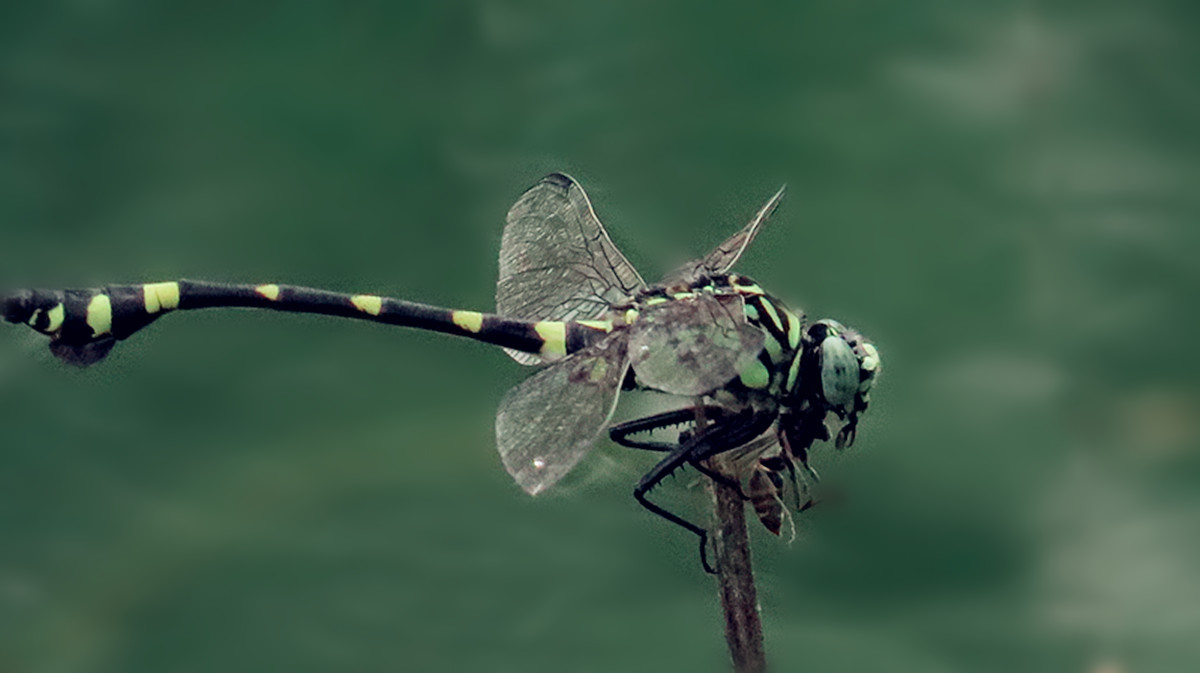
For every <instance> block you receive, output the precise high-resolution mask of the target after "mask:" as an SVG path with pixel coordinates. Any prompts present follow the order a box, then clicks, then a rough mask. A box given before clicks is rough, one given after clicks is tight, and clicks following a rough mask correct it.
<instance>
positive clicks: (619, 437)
mask: <svg viewBox="0 0 1200 673" xmlns="http://www.w3.org/2000/svg"><path fill="white" fill-rule="evenodd" d="M697 412H700V413H703V414H704V417H705V418H711V419H721V418H724V417H727V416H729V410H727V409H725V408H724V407H717V406H702V407H688V408H686V409H676V410H675V411H668V412H665V413H661V414H655V415H653V416H647V417H645V418H639V419H636V420H632V421H628V422H625V423H621V424H619V425H615V426H613V427H612V428H610V429H609V431H608V436H609V438H610V439H612V440H613V441H614V442H616V443H617V444H620V445H621V446H624V447H628V448H631V449H642V450H645V451H658V452H660V453H670V452H672V451H676V450H678V449H679V447H680V446H682V445H683V444H684V443H686V441H687V437H686V436H685V435H690V434H691V432H690V431H683V432H680V438H681V439H680V440H679V441H676V442H656V441H650V440H638V439H633V437H632V435H636V434H641V433H644V432H654V431H655V430H662V429H665V428H670V427H673V426H677V425H683V424H685V423H692V424H695V422H696V416H697ZM687 462H688V464H689V465H691V466H692V467H694V468H696V471H698V472H700V473H701V474H703V475H704V476H706V477H708V478H709V479H712V480H713V481H716V482H720V483H722V484H724V485H726V486H728V487H730V488H734V489H737V491H738V493H739V494H741V496H742V499H743V500H745V499H747V498H748V496H747V495H746V494H745V492H743V490H742V485H741V484H740V483H739V482H738V481H737V480H736V479H732V478H730V477H729V476H727V475H724V474H721V473H720V472H717V471H715V470H712V469H710V468H708V467H707V466H706V465H704V464H703V463H701V462H700V461H698V460H689V461H687Z"/></svg>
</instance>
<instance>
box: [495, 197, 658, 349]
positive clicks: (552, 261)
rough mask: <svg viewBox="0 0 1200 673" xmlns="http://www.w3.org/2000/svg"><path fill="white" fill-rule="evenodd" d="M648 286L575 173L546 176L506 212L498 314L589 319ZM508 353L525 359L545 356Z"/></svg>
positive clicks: (521, 317)
mask: <svg viewBox="0 0 1200 673" xmlns="http://www.w3.org/2000/svg"><path fill="white" fill-rule="evenodd" d="M645 285H646V283H645V281H643V280H642V277H641V276H640V275H639V274H638V272H637V270H636V269H634V268H633V265H632V264H630V263H629V260H627V259H625V256H624V255H622V254H621V251H620V250H618V249H617V246H616V245H614V244H613V242H612V240H611V239H610V238H609V237H608V232H606V231H605V230H604V226H603V225H602V224H600V220H599V218H597V217H596V213H595V211H594V210H593V209H592V204H591V202H590V201H588V197H587V194H585V193H584V191H583V188H582V187H580V186H579V183H577V182H575V180H574V179H572V178H571V177H569V176H566V175H563V174H562V173H552V174H550V175H547V176H546V177H544V178H542V180H541V182H539V183H538V184H536V185H534V186H533V187H531V188H529V190H528V191H526V192H525V193H524V194H522V195H521V198H520V199H518V200H517V202H516V203H515V204H514V205H513V207H512V209H511V210H509V211H508V224H507V226H505V228H504V238H503V241H502V243H501V245H500V280H499V282H498V283H497V284H496V312H497V313H499V314H501V315H504V316H508V317H511V318H520V319H523V320H590V319H595V318H599V317H601V316H602V315H603V314H604V312H605V311H606V310H607V309H608V307H609V306H610V305H612V304H614V303H616V302H619V301H621V300H623V299H625V298H627V297H629V296H631V295H633V294H634V293H635V292H637V291H638V290H639V289H641V288H643V287H645ZM509 354H510V355H512V356H513V358H514V359H516V360H517V361H518V362H521V363H523V364H536V363H538V362H540V361H541V360H540V359H539V358H538V357H537V356H536V355H531V354H527V353H518V352H515V351H509Z"/></svg>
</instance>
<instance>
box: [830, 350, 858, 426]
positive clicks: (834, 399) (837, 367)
mask: <svg viewBox="0 0 1200 673" xmlns="http://www.w3.org/2000/svg"><path fill="white" fill-rule="evenodd" d="M858 370H859V363H858V357H857V356H856V355H855V354H854V349H853V348H851V347H850V345H849V344H847V343H846V342H845V340H843V339H842V338H841V337H840V336H829V337H826V338H825V340H824V341H822V342H821V392H822V393H823V394H824V395H825V401H826V402H828V403H829V405H830V406H832V407H834V408H838V409H843V410H847V411H848V410H850V409H852V408H853V405H854V396H855V395H856V394H857V393H858V386H859V376H858Z"/></svg>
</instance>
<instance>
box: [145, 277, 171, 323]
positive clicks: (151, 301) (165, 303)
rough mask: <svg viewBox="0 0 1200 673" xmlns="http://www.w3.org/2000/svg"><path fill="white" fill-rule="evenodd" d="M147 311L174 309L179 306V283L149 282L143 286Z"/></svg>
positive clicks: (151, 312) (150, 312)
mask: <svg viewBox="0 0 1200 673" xmlns="http://www.w3.org/2000/svg"><path fill="white" fill-rule="evenodd" d="M142 296H143V297H145V302H146V313H149V314H151V315H153V314H155V313H158V312H159V311H173V310H175V309H177V308H179V283H174V282H172V283H147V284H146V285H143V286H142Z"/></svg>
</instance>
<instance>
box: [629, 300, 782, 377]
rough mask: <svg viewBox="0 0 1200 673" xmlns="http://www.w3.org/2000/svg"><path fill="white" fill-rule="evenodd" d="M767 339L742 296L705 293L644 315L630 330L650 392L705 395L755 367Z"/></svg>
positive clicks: (633, 357) (633, 353)
mask: <svg viewBox="0 0 1200 673" xmlns="http://www.w3.org/2000/svg"><path fill="white" fill-rule="evenodd" d="M765 341H766V337H765V335H764V334H763V331H762V330H760V329H758V328H757V327H754V326H753V325H751V324H749V323H748V322H746V314H745V312H744V307H743V302H742V298H741V297H740V296H738V295H722V296H720V297H717V296H714V295H711V294H701V295H697V296H696V297H694V298H689V299H676V300H673V301H668V302H665V303H662V304H657V305H655V306H651V307H649V308H647V309H645V310H644V311H642V312H641V314H639V315H638V319H637V322H635V323H634V324H633V325H632V326H631V327H630V328H629V346H628V348H629V359H630V363H631V366H632V367H633V371H634V373H635V374H636V375H637V379H638V382H639V383H641V384H642V385H644V386H646V387H648V388H653V389H655V390H661V391H663V392H665V393H671V394H672V395H702V394H704V393H708V392H711V391H712V390H715V389H716V388H719V387H721V386H722V385H724V384H725V383H728V382H729V380H730V379H732V378H733V377H735V376H737V375H738V374H740V373H741V372H742V371H743V370H745V369H746V368H747V367H748V366H751V365H753V364H754V363H755V361H756V360H757V358H758V353H759V352H760V351H761V350H762V348H763V343H764V342H765Z"/></svg>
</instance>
